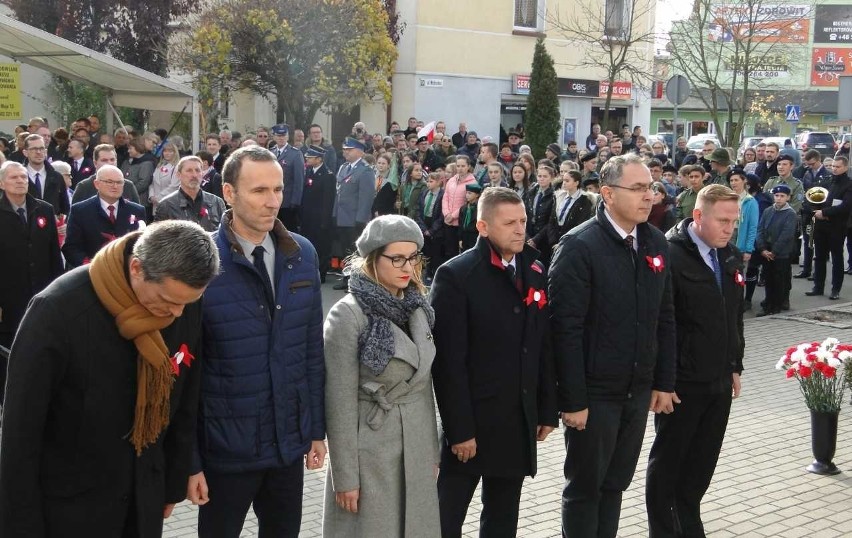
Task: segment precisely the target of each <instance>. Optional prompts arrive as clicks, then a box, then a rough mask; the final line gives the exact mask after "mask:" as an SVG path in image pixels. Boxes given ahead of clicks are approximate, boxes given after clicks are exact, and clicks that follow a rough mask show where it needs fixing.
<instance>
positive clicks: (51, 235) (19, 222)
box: [0, 161, 62, 401]
mask: <svg viewBox="0 0 852 538" xmlns="http://www.w3.org/2000/svg"><path fill="white" fill-rule="evenodd" d="M27 183H28V179H27V169H26V168H24V167H23V165H21V164H19V163H16V162H14V161H8V162H6V163H4V164H3V166H2V167H0V188H2V189H3V190H2V191H0V259H2V260H3V263H2V264H0V346H4V347H11V345H12V340H13V339H14V337H15V331H17V330H18V324H19V323H20V322H21V318H23V317H24V310H26V308H27V303H29V302H30V299H32V297H33V295H35V294H36V293H38V292H40V291H41V290H43V289H44V288H45V287H47V285H48V284H50V283H51V282H52V281H53V279H54V278H56V277H58V276H59V275H61V274H62V256H61V254H60V253H59V238H58V236H57V233H56V218H55V217H54V214H53V208H52V207H51V206H50V204H48V203H47V202H44V201H42V200H38V199H36V198H33V197H32V196H31V195H30V194H28V193H27V188H28V186H27ZM5 378H6V361H5V360H0V392H2V390H3V385H4V383H3V381H4V380H5ZM0 401H2V396H0Z"/></svg>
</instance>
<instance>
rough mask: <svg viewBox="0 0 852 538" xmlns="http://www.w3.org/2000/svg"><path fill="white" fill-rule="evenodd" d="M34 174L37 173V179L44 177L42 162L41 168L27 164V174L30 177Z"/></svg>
mask: <svg viewBox="0 0 852 538" xmlns="http://www.w3.org/2000/svg"><path fill="white" fill-rule="evenodd" d="M36 174H38V175H39V176H38V177H39V179H44V176H46V175H47V172H46V170H45V166H44V165H43V164H42V165H41V168H40V169H38V170H36V169H35V168H33V165H32V164H27V175H29V176H30V177H31V178H32V177H35V175H36Z"/></svg>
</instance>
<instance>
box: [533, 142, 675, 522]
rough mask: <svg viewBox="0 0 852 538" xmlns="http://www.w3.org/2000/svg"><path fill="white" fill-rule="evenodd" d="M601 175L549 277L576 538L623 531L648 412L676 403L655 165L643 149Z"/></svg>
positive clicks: (565, 506) (566, 507) (565, 511)
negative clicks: (594, 197) (596, 197)
mask: <svg viewBox="0 0 852 538" xmlns="http://www.w3.org/2000/svg"><path fill="white" fill-rule="evenodd" d="M600 181H601V198H602V201H603V203H602V204H601V205H600V206H599V207H598V211H597V215H596V216H595V218H592V219H590V220H588V221H586V222H585V223H583V224H581V225H579V226H577V227H576V228H574V229H573V230H571V231H570V232H568V233H567V234H565V236H563V237H562V239H561V240H560V241H559V245H558V246H557V248H556V251H555V253H554V257H553V261H552V262H551V266H550V276H549V292H550V293H549V295H550V308H551V330H552V333H553V348H554V362H555V366H556V373H557V382H558V386H559V389H558V393H557V395H558V398H557V399H558V405H559V410H560V411H562V422H563V423H564V424H565V426H566V429H565V441H566V443H565V444H566V449H567V455H566V458H565V478H566V485H565V488H564V490H563V493H562V533H563V536H567V537H571V538H575V537H576V538H587V537H612V538H614V537H615V535H616V532H617V531H618V520H619V517H620V515H621V497H622V494H623V492H624V491H625V490H626V489H627V488H628V486H629V485H630V481H631V479H632V478H633V472H634V471H635V470H636V464H637V462H638V461H639V452H640V450H641V448H642V438H643V436H644V433H645V424H646V422H647V416H648V409H649V408H650V409H651V410H653V411H654V412H658V413H671V412H672V411H673V409H674V407H673V406H674V404H675V403H676V402H677V399H676V397H675V394H674V388H675V387H674V384H675V372H674V345H675V333H674V312H673V308H672V295H671V275H670V274H669V269H668V267H667V264H668V243H667V242H666V239H665V237H664V236H663V234H662V232H660V231H659V230H658V229H656V228H655V227H654V226H652V225H650V224H648V223H647V222H646V221H647V219H648V215H649V213H650V212H651V206H652V203H653V197H652V194H651V185H652V181H651V173H650V171H649V170H648V168H647V167H646V166H645V165H644V164H643V162H642V160H641V158H640V157H639V156H638V155H627V156H617V157H613V158H611V159H610V160H609V161H607V163H606V164H605V165H604V167H603V169H602V170H601V180H600Z"/></svg>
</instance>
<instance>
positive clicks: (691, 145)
mask: <svg viewBox="0 0 852 538" xmlns="http://www.w3.org/2000/svg"><path fill="white" fill-rule="evenodd" d="M708 140H710V141H711V142H713V143H715V144H716V146H717V147H719V146H721V145H722V143H721V142H719V139H718V138H717V137H716V135H715V134H712V133H703V134H697V135H693V136H690V137H689V140H687V141H686V149H688V150H689V151H693V152H694V151H696V150H698V151H701V149H702V148H703V147H704V142H707V141H708Z"/></svg>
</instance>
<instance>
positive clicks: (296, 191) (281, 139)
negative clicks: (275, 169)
mask: <svg viewBox="0 0 852 538" xmlns="http://www.w3.org/2000/svg"><path fill="white" fill-rule="evenodd" d="M272 139H273V140H274V141H275V146H274V147H273V148H272V153H273V154H274V155H275V159H276V160H277V161H278V164H280V165H281V169H282V170H284V203H282V204H281V209H280V210H279V211H278V220H280V221H281V222H283V223H284V227H285V228H287V229H288V230H290V231H293V232H298V231H299V207H300V206H301V205H302V191H303V189H304V186H305V157H304V155H302V152H301V151H299V150H298V149H297V148H294V147H293V146H291V145H290V144H289V140H290V126H289V125H287V124H286V123H279V124H277V125H273V126H272Z"/></svg>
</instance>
